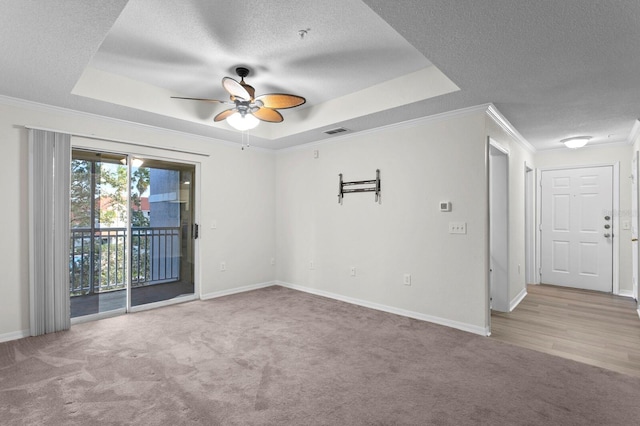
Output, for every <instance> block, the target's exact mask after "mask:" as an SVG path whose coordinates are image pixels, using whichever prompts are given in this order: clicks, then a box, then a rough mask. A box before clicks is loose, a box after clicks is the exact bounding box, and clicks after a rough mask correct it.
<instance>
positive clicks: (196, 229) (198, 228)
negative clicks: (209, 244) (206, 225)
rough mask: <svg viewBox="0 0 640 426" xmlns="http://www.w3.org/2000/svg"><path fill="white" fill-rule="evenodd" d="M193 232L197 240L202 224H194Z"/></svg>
mask: <svg viewBox="0 0 640 426" xmlns="http://www.w3.org/2000/svg"><path fill="white" fill-rule="evenodd" d="M192 232H193V239H194V240H197V239H198V235H199V233H200V226H199V225H198V224H197V223H194V224H193V229H192Z"/></svg>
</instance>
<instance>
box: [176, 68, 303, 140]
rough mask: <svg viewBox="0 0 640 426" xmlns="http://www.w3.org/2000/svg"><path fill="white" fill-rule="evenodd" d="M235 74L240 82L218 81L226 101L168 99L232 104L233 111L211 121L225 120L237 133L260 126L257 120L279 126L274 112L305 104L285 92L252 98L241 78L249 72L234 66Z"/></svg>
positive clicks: (225, 78) (277, 117)
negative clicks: (226, 98) (227, 99)
mask: <svg viewBox="0 0 640 426" xmlns="http://www.w3.org/2000/svg"><path fill="white" fill-rule="evenodd" d="M236 74H238V77H240V82H238V81H236V80H234V79H233V78H231V77H224V78H223V79H222V87H224V89H225V90H226V91H227V92H229V97H230V99H231V100H230V101H221V100H218V99H205V98H183V97H180V96H172V98H174V99H187V100H192V101H203V102H212V103H220V104H230V105H234V107H233V108H229V109H226V110H224V111H222V112H221V113H219V114H218V115H216V116H215V117H214V119H213V121H216V122H217V121H222V120H225V119H226V120H227V122H228V123H229V124H230V125H231V126H232V127H233V128H235V129H237V130H249V129H253V128H254V127H256V126H257V125H258V123H260V120H262V121H267V122H270V123H280V122H282V121H283V120H284V118H283V117H282V114H280V113H279V112H278V111H277V110H278V109H287V108H294V107H297V106H300V105H302V104H304V103H305V102H306V101H307V100H306V99H305V98H303V97H302V96H296V95H288V94H286V93H269V94H266V95H260V96H258V97H256V96H255V92H256V91H255V89H254V88H253V87H252V86H250V85H248V84H247V83H245V82H244V78H245V77H246V76H248V75H249V69H248V68H245V67H237V68H236Z"/></svg>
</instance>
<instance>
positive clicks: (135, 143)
mask: <svg viewBox="0 0 640 426" xmlns="http://www.w3.org/2000/svg"><path fill="white" fill-rule="evenodd" d="M24 128H25V129H32V130H44V131H47V132H56V133H66V134H68V135H71V136H77V137H80V138H86V139H93V140H96V141H106V142H117V143H123V144H127V145H132V146H139V147H143V148H153V149H159V150H162V151H171V152H180V153H182V154H192V155H199V156H200V157H210V156H211V155H210V154H205V153H204V152H198V151H186V150H184V149H178V148H167V147H157V146H152V145H147V144H144V143H138V142H131V141H127V140H124V139H112V138H103V137H99V136H95V135H87V134H83V133H75V132H67V131H64V130H58V129H49V128H46V127H40V126H31V125H28V124H25V125H24Z"/></svg>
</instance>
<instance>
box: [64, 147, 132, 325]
mask: <svg viewBox="0 0 640 426" xmlns="http://www.w3.org/2000/svg"><path fill="white" fill-rule="evenodd" d="M126 158H127V157H126V156H124V155H117V154H109V153H96V152H90V151H78V150H73V151H72V161H71V215H70V222H71V242H70V251H71V253H70V259H69V272H70V296H71V318H74V317H78V316H85V315H91V314H97V313H102V312H108V311H119V310H120V311H124V310H125V309H126V307H127V294H126V287H127V273H126V263H127V261H126V241H127V221H128V218H127V214H128V206H129V203H128V191H127V166H126V165H125V164H126ZM123 163H124V164H123Z"/></svg>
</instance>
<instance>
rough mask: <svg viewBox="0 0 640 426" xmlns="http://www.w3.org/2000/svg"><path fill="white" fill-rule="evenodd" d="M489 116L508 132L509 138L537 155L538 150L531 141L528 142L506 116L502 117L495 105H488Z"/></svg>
mask: <svg viewBox="0 0 640 426" xmlns="http://www.w3.org/2000/svg"><path fill="white" fill-rule="evenodd" d="M487 116H488V117H489V118H490V119H491V120H493V122H494V123H496V124H497V125H498V126H500V127H501V128H502V130H504V131H505V132H507V133H508V134H509V136H511V137H512V138H514V139H515V140H516V141H517V142H518V143H519V144H520V145H522V147H523V148H525V149H526V150H528V151H530V152H532V153H535V152H536V151H537V149H536V148H535V147H534V146H533V145H531V144H530V143H529V141H527V140H526V139H525V138H524V136H522V135H521V134H520V132H518V130H516V128H515V127H513V125H512V124H511V123H509V120H507V119H506V118H505V117H504V115H502V113H501V112H500V111H498V108H496V106H495V105H494V104H487Z"/></svg>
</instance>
